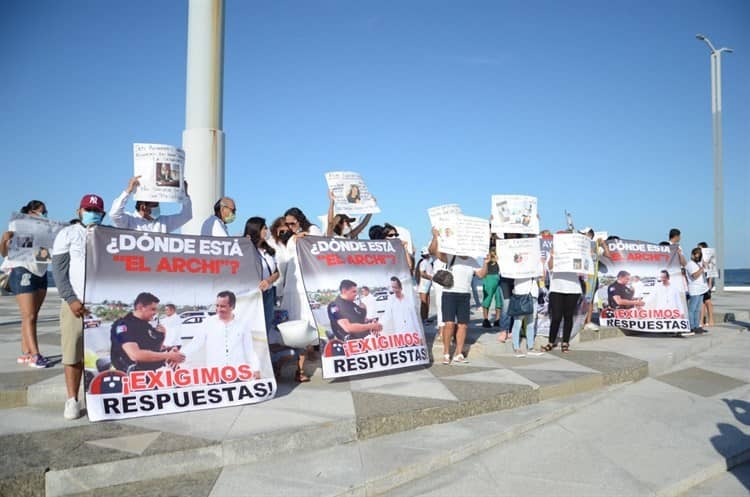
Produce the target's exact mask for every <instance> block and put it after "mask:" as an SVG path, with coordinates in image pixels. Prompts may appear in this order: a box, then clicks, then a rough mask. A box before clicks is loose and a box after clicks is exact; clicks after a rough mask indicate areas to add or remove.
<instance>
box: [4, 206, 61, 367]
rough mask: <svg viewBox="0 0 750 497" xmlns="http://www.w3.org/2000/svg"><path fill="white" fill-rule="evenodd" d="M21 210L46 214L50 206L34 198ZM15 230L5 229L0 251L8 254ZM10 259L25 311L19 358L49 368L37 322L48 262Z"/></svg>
mask: <svg viewBox="0 0 750 497" xmlns="http://www.w3.org/2000/svg"><path fill="white" fill-rule="evenodd" d="M21 214H26V215H27V216H33V217H44V218H46V217H47V207H46V206H45V205H44V202H41V201H39V200H31V201H30V202H29V203H27V204H26V205H24V206H23V207H21ZM11 224H13V223H11ZM13 234H14V233H13V231H11V230H10V229H9V230H8V231H6V232H5V233H3V238H2V242H0V254H2V256H3V257H7V256H8V246H9V245H10V242H11V239H12V238H13ZM44 250H46V249H44ZM7 262H8V267H10V268H11V271H10V276H9V283H10V290H11V291H12V292H13V294H14V295H15V296H16V304H18V310H19V311H20V313H21V355H20V356H18V359H16V362H17V363H18V364H28V365H29V366H31V367H32V368H40V369H41V368H46V367H47V366H49V360H47V358H46V357H44V356H43V355H42V354H40V353H39V342H38V341H37V328H36V323H37V318H38V317H39V309H41V308H42V304H43V303H44V299H45V297H46V296H47V264H42V263H39V262H27V263H13V262H11V261H7Z"/></svg>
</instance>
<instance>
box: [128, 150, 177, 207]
mask: <svg viewBox="0 0 750 497" xmlns="http://www.w3.org/2000/svg"><path fill="white" fill-rule="evenodd" d="M184 167H185V152H184V151H183V150H182V149H180V148H177V147H173V146H171V145H159V144H156V143H134V144H133V175H134V176H140V178H139V179H138V182H139V183H140V184H139V186H138V189H137V190H136V191H135V199H136V200H145V201H149V202H182V198H183V196H184V195H185V188H184V181H183V178H184V176H183V173H184Z"/></svg>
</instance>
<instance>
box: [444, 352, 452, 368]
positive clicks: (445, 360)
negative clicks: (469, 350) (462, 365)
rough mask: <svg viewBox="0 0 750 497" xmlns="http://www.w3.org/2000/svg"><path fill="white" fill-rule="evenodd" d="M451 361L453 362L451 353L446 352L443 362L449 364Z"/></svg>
mask: <svg viewBox="0 0 750 497" xmlns="http://www.w3.org/2000/svg"><path fill="white" fill-rule="evenodd" d="M450 363H451V356H450V355H449V354H444V355H443V364H445V365H446V366H447V365H449V364H450Z"/></svg>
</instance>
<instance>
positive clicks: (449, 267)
mask: <svg viewBox="0 0 750 497" xmlns="http://www.w3.org/2000/svg"><path fill="white" fill-rule="evenodd" d="M455 263H456V256H455V255H454V256H453V259H451V261H450V262H449V263H448V267H446V268H445V269H447V270H448V271H450V270H451V267H453V264H455Z"/></svg>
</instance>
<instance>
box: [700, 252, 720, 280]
mask: <svg viewBox="0 0 750 497" xmlns="http://www.w3.org/2000/svg"><path fill="white" fill-rule="evenodd" d="M701 252H702V253H703V267H704V268H705V269H706V276H707V277H709V278H718V277H719V268H718V267H716V250H714V249H712V248H701Z"/></svg>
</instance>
